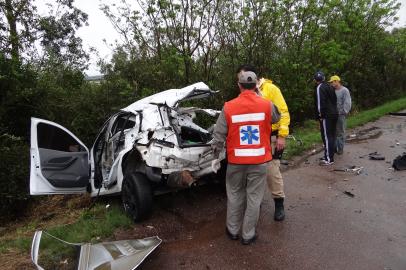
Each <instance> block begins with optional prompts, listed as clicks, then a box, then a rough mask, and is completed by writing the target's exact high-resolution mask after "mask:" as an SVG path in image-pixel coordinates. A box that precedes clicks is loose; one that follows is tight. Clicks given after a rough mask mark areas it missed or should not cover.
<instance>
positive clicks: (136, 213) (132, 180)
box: [121, 173, 152, 221]
mask: <svg viewBox="0 0 406 270" xmlns="http://www.w3.org/2000/svg"><path fill="white" fill-rule="evenodd" d="M121 198H122V201H123V206H124V210H125V212H126V213H127V214H128V216H129V217H130V218H131V219H133V220H134V221H141V220H143V219H145V218H146V217H147V216H148V215H149V214H150V213H151V211H152V190H151V185H150V184H149V182H148V179H147V178H146V176H145V175H143V174H141V173H131V174H129V175H127V176H126V177H125V178H124V182H123V187H122V190H121Z"/></svg>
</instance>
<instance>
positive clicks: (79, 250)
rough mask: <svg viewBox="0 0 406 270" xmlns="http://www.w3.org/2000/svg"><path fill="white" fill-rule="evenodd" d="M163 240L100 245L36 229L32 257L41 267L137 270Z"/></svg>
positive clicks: (153, 239) (83, 269)
mask: <svg viewBox="0 0 406 270" xmlns="http://www.w3.org/2000/svg"><path fill="white" fill-rule="evenodd" d="M42 242H43V243H42ZM161 243H162V240H161V239H160V238H159V237H158V236H153V237H148V238H144V239H133V240H120V241H112V242H103V243H98V244H90V243H69V242H66V241H64V240H62V239H59V238H57V237H55V236H53V235H51V234H49V233H47V232H45V231H36V232H35V234H34V237H33V239H32V244H31V260H32V262H33V263H34V265H35V266H36V267H37V269H38V270H44V269H59V268H63V269H78V270H93V269H94V270H97V269H110V270H133V269H136V268H137V267H138V266H139V265H140V264H141V263H142V262H143V261H144V259H145V258H146V257H147V256H148V255H149V254H151V253H152V252H153V251H154V250H155V249H156V248H157V247H158V246H159V245H160V244H161ZM62 266H64V267H62Z"/></svg>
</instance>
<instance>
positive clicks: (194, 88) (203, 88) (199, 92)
mask: <svg viewBox="0 0 406 270" xmlns="http://www.w3.org/2000/svg"><path fill="white" fill-rule="evenodd" d="M214 93H216V92H215V91H212V90H210V88H209V87H208V86H207V85H206V84H205V83H203V82H198V83H195V84H192V85H189V86H186V87H184V88H181V89H169V90H166V91H162V92H159V93H156V94H154V95H152V96H148V97H145V98H143V99H140V100H138V101H136V102H134V103H133V104H131V105H129V106H127V107H125V108H123V109H121V110H122V111H125V112H132V113H136V112H137V111H141V110H143V109H145V108H146V107H148V106H150V105H151V104H155V105H156V104H162V105H167V106H169V107H175V106H176V105H177V104H178V103H179V102H180V101H182V100H190V99H195V98H203V97H206V96H209V95H212V94H214Z"/></svg>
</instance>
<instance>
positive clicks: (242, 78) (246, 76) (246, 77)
mask: <svg viewBox="0 0 406 270" xmlns="http://www.w3.org/2000/svg"><path fill="white" fill-rule="evenodd" d="M238 82H239V83H244V84H245V83H249V84H251V83H252V84H256V83H257V75H256V74H255V73H254V72H252V71H241V72H240V73H239V74H238Z"/></svg>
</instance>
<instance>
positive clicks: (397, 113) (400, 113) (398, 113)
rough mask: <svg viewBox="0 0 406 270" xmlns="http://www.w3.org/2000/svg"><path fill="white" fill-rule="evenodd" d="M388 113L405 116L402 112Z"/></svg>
mask: <svg viewBox="0 0 406 270" xmlns="http://www.w3.org/2000/svg"><path fill="white" fill-rule="evenodd" d="M389 115H396V116H406V113H402V112H390V113H389Z"/></svg>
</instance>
